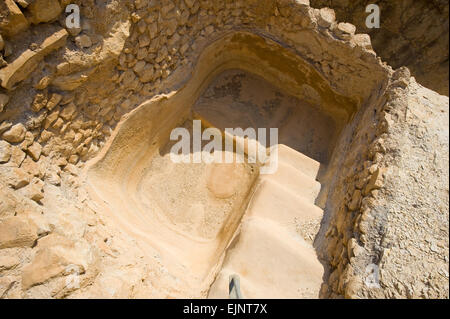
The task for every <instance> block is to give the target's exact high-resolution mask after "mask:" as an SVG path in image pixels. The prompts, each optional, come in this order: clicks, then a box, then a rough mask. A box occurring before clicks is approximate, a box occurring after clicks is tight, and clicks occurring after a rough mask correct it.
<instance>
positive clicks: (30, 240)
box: [0, 216, 38, 249]
mask: <svg viewBox="0 0 450 319" xmlns="http://www.w3.org/2000/svg"><path fill="white" fill-rule="evenodd" d="M37 238H38V235H37V228H36V225H35V224H34V223H33V222H32V221H31V220H29V219H26V218H21V217H17V216H14V217H10V218H6V219H4V220H1V221H0V249H2V248H13V247H31V246H33V245H34V243H35V242H36V240H37Z"/></svg>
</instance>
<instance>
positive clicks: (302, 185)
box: [261, 161, 321, 204]
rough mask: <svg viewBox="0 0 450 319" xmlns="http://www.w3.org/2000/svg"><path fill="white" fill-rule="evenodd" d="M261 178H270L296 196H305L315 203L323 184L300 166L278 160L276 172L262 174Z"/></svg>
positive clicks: (264, 179) (263, 179)
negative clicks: (296, 166) (306, 173)
mask: <svg viewBox="0 0 450 319" xmlns="http://www.w3.org/2000/svg"><path fill="white" fill-rule="evenodd" d="M261 180H262V181H266V180H270V181H271V182H274V183H276V184H277V185H279V186H281V187H282V188H283V190H286V191H289V192H291V193H293V194H295V195H296V196H300V197H303V198H305V199H306V200H307V201H308V202H309V203H312V204H313V203H314V201H315V199H316V198H317V196H318V195H319V192H320V188H321V185H320V183H319V182H317V181H316V180H314V179H313V178H311V176H308V175H305V174H304V173H303V171H302V170H300V167H299V168H294V167H292V166H291V165H289V164H285V163H284V162H281V161H278V169H277V171H276V172H275V173H274V174H267V175H261Z"/></svg>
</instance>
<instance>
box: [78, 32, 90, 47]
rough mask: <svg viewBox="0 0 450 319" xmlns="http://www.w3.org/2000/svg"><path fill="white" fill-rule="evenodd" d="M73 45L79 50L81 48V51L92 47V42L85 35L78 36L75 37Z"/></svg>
mask: <svg viewBox="0 0 450 319" xmlns="http://www.w3.org/2000/svg"><path fill="white" fill-rule="evenodd" d="M75 43H76V44H77V46H78V47H79V48H82V49H84V48H90V47H91V46H92V40H91V38H90V37H89V36H88V35H86V34H83V35H80V36H78V37H76V38H75Z"/></svg>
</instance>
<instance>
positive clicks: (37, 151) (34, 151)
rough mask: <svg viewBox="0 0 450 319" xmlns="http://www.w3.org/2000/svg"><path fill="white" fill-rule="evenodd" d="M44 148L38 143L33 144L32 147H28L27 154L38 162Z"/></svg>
mask: <svg viewBox="0 0 450 319" xmlns="http://www.w3.org/2000/svg"><path fill="white" fill-rule="evenodd" d="M41 151H42V146H41V144H39V143H37V142H33V144H31V146H29V147H28V149H27V153H28V155H30V156H31V158H32V159H33V160H34V161H38V160H39V157H40V156H41Z"/></svg>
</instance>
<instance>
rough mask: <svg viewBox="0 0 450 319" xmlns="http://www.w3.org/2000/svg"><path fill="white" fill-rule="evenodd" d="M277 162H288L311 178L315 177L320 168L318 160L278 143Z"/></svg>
mask: <svg viewBox="0 0 450 319" xmlns="http://www.w3.org/2000/svg"><path fill="white" fill-rule="evenodd" d="M278 162H279V163H284V164H289V165H290V166H292V167H294V168H296V169H298V170H299V171H301V172H302V173H303V174H305V175H308V176H309V177H311V178H312V179H316V177H317V174H318V172H319V168H320V165H321V164H320V162H318V161H316V160H314V159H312V158H310V157H308V156H306V155H304V154H302V153H300V152H298V151H296V150H294V149H292V148H290V147H289V146H286V145H284V144H279V145H278Z"/></svg>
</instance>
